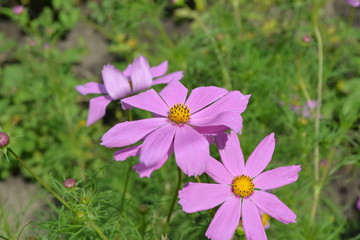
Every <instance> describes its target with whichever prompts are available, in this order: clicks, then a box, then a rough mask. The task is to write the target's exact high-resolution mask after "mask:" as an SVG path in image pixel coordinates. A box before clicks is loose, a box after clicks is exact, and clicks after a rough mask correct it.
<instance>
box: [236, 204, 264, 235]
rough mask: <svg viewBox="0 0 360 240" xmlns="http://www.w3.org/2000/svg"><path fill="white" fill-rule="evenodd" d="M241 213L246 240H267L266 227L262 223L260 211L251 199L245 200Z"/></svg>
mask: <svg viewBox="0 0 360 240" xmlns="http://www.w3.org/2000/svg"><path fill="white" fill-rule="evenodd" d="M241 212H242V223H243V227H244V232H245V236H246V239H247V240H262V239H267V237H266V234H265V230H264V227H263V225H262V222H261V215H260V211H259V209H258V208H257V207H256V205H255V204H254V202H253V201H252V200H251V199H250V198H244V200H243V204H242V211H241Z"/></svg>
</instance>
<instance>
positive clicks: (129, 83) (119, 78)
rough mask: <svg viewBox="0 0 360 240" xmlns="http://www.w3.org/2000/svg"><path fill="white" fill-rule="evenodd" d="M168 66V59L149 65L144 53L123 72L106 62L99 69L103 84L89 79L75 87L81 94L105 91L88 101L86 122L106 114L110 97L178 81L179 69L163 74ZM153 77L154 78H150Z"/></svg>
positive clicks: (118, 96)
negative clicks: (152, 65) (101, 68)
mask: <svg viewBox="0 0 360 240" xmlns="http://www.w3.org/2000/svg"><path fill="white" fill-rule="evenodd" d="M167 67H168V62H167V61H165V62H163V63H161V64H160V65H158V66H155V67H150V65H149V63H148V61H147V59H146V58H145V57H143V56H140V57H138V58H136V59H135V60H134V62H133V63H132V64H129V65H128V66H127V67H126V69H125V70H124V71H123V72H122V71H120V70H118V69H117V68H115V67H114V66H113V65H110V64H107V65H105V66H104V67H103V70H102V78H103V81H104V84H101V83H97V82H88V83H86V84H84V85H79V86H76V90H77V91H78V92H79V93H80V94H82V95H86V94H89V93H98V94H105V95H102V96H99V97H95V98H92V99H91V100H90V104H89V114H88V119H87V123H86V125H87V126H90V125H91V124H93V123H95V122H96V121H98V120H99V119H101V118H102V117H103V116H104V115H105V109H106V106H107V105H108V104H109V103H110V102H111V101H112V100H119V99H121V98H124V97H127V96H129V95H131V94H134V93H137V92H140V91H143V90H145V89H148V88H150V87H151V86H154V85H157V84H164V83H169V82H170V81H172V80H175V81H178V80H180V79H181V78H182V77H183V74H182V71H179V72H174V73H171V74H168V75H165V76H163V75H164V74H165V73H166V71H167ZM161 76H162V77H161ZM157 77H160V78H157ZM153 78H157V79H156V80H153Z"/></svg>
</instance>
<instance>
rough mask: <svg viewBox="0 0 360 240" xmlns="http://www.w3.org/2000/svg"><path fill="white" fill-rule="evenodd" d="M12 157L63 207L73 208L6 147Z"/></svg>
mask: <svg viewBox="0 0 360 240" xmlns="http://www.w3.org/2000/svg"><path fill="white" fill-rule="evenodd" d="M7 150H8V151H9V152H10V153H11V154H12V155H13V156H14V157H15V159H16V160H18V161H19V163H20V164H21V166H23V167H24V168H25V169H26V170H27V171H28V172H29V173H30V174H31V176H33V177H34V178H35V179H36V180H37V181H38V182H39V183H40V184H41V185H42V186H43V187H44V188H46V190H48V191H49V192H50V193H51V194H52V195H53V196H54V197H55V198H57V200H59V201H60V202H61V203H62V204H63V205H64V206H65V207H67V208H68V209H69V210H70V211H73V208H72V207H71V206H70V204H69V203H67V202H66V201H65V200H64V199H63V198H62V197H60V195H59V194H57V193H56V192H55V191H54V190H53V189H52V188H51V187H50V186H49V185H47V184H46V183H45V182H44V181H43V180H42V179H41V178H39V177H38V176H37V175H36V174H35V173H34V172H33V171H32V170H31V168H30V167H29V166H28V165H26V163H25V162H24V161H23V160H22V159H21V158H20V157H19V156H18V155H17V154H16V153H15V152H14V151H13V150H12V149H11V148H8V149H7ZM88 223H89V224H90V225H91V227H92V228H93V229H94V230H95V231H96V232H97V233H98V234H99V236H100V237H101V238H102V239H103V240H108V238H107V237H106V236H105V234H104V233H103V232H102V231H101V230H100V228H99V227H98V226H97V225H96V224H95V223H93V222H92V221H88Z"/></svg>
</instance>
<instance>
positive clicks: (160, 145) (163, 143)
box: [140, 124, 177, 167]
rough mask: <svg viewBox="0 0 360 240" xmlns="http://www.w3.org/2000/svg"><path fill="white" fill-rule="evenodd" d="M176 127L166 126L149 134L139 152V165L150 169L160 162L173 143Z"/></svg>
mask: <svg viewBox="0 0 360 240" xmlns="http://www.w3.org/2000/svg"><path fill="white" fill-rule="evenodd" d="M176 128H177V127H176V126H175V125H173V124H168V125H166V126H163V127H161V128H158V129H157V130H156V131H154V132H152V133H151V134H149V135H148V136H147V137H146V138H145V140H144V143H143V146H142V148H141V152H140V163H143V164H144V165H145V166H147V167H150V166H153V165H155V164H156V163H157V162H159V161H161V159H163V157H164V156H165V155H166V154H167V152H168V151H169V149H170V146H171V145H172V143H173V139H174V135H175V131H176Z"/></svg>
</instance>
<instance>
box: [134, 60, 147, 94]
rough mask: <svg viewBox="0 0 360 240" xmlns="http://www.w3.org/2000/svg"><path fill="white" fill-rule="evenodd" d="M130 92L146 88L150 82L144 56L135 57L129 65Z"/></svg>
mask: <svg viewBox="0 0 360 240" xmlns="http://www.w3.org/2000/svg"><path fill="white" fill-rule="evenodd" d="M130 76H131V83H132V92H134V93H135V92H139V91H142V90H145V89H148V88H149V87H150V86H151V83H152V77H151V72H150V66H149V63H148V61H147V60H146V58H145V57H143V56H140V57H138V58H136V59H135V60H134V62H133V64H132V66H131V75H130Z"/></svg>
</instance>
